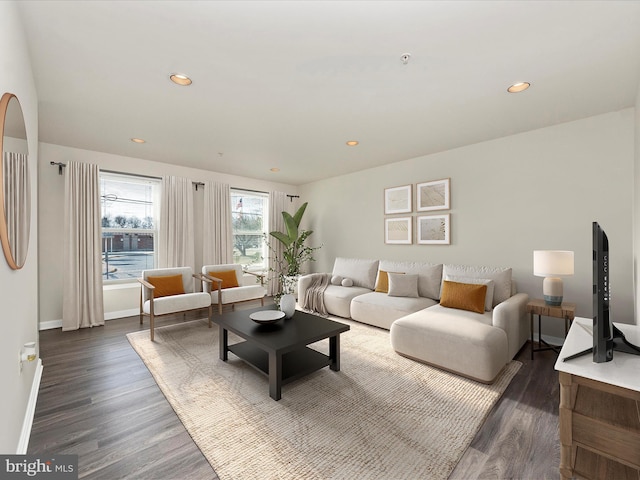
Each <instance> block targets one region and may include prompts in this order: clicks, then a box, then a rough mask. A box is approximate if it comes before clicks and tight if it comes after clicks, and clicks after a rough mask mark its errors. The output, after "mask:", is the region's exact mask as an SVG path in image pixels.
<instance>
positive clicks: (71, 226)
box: [50, 162, 104, 330]
mask: <svg viewBox="0 0 640 480" xmlns="http://www.w3.org/2000/svg"><path fill="white" fill-rule="evenodd" d="M65 173H66V174H65V182H64V187H65V188H64V253H63V255H64V271H63V272H62V278H63V290H62V297H63V301H62V330H77V329H79V328H86V327H95V326H98V325H104V302H103V299H102V250H101V243H102V242H101V241H102V238H101V235H102V234H101V229H100V216H101V211H100V179H99V170H98V166H97V165H90V164H86V163H78V162H67V167H66V172H65ZM50 280H52V281H53V280H54V279H50Z"/></svg>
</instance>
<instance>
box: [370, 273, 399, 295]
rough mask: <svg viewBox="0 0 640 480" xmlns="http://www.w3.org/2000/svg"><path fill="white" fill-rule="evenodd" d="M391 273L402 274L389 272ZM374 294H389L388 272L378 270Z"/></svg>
mask: <svg viewBox="0 0 640 480" xmlns="http://www.w3.org/2000/svg"><path fill="white" fill-rule="evenodd" d="M391 273H403V272H391ZM374 290H375V291H376V292H380V293H389V272H385V271H384V270H378V276H377V277H376V288H375V289H374Z"/></svg>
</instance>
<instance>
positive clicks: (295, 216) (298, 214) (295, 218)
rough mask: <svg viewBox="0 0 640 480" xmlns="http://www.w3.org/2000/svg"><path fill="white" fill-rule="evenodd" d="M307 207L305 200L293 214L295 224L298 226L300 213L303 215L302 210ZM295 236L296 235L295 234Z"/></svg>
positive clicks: (300, 217) (300, 218)
mask: <svg viewBox="0 0 640 480" xmlns="http://www.w3.org/2000/svg"><path fill="white" fill-rule="evenodd" d="M306 209H307V202H304V203H303V204H302V206H301V207H300V208H299V209H298V211H297V212H296V213H295V215H294V216H293V219H294V220H295V222H296V226H297V227H299V226H300V221H301V220H302V215H304V211H305V210H306ZM296 237H297V235H296Z"/></svg>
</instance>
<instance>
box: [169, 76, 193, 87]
mask: <svg viewBox="0 0 640 480" xmlns="http://www.w3.org/2000/svg"><path fill="white" fill-rule="evenodd" d="M169 78H170V79H171V81H172V82H173V83H175V84H177V85H182V86H183V87H186V86H187V85H191V83H193V82H192V81H191V79H190V78H189V77H187V76H186V75H183V74H182V73H172V74H171V75H170V76H169Z"/></svg>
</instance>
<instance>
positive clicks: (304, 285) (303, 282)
mask: <svg viewBox="0 0 640 480" xmlns="http://www.w3.org/2000/svg"><path fill="white" fill-rule="evenodd" d="M317 275H324V273H309V274H307V275H301V276H300V278H298V301H299V302H302V301H303V300H304V298H305V294H306V293H307V289H308V288H309V287H310V286H311V282H312V281H313V279H314V278H315V277H316V276H317Z"/></svg>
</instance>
